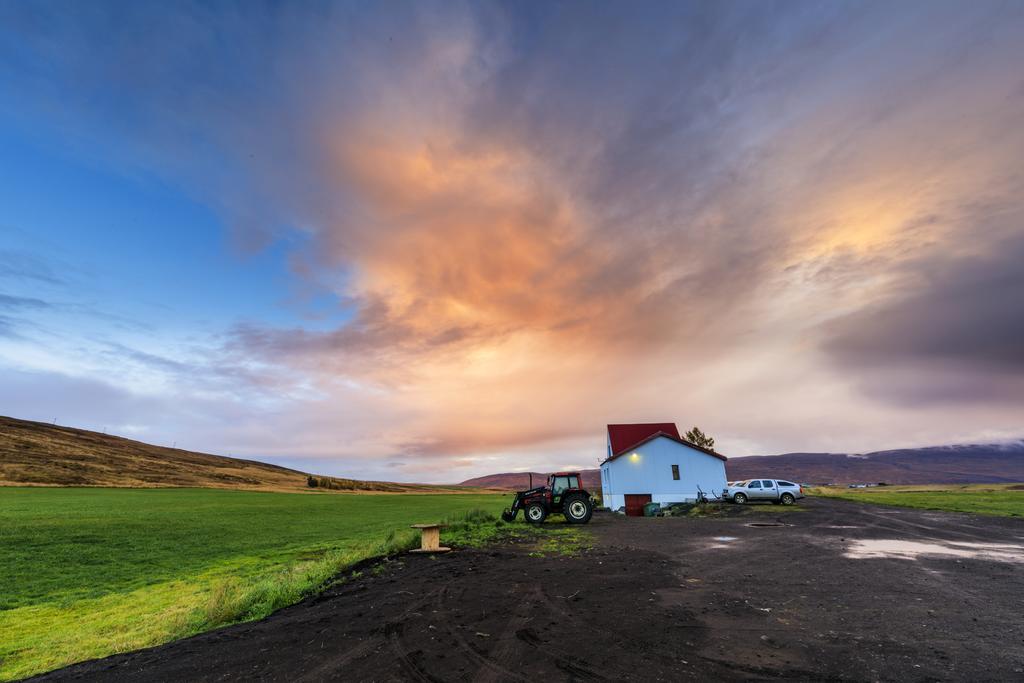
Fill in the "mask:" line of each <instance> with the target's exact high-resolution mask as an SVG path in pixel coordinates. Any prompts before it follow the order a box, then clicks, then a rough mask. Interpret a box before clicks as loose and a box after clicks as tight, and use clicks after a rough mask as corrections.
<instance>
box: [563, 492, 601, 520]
mask: <svg viewBox="0 0 1024 683" xmlns="http://www.w3.org/2000/svg"><path fill="white" fill-rule="evenodd" d="M562 514H564V515H565V521H567V522H569V523H570V524H586V523H587V522H589V521H590V516H591V515H593V514H594V506H593V505H592V504H591V502H590V499H589V498H587V497H586V496H581V495H575V496H569V497H568V498H566V499H565V503H564V504H563V506H562Z"/></svg>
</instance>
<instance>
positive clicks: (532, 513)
mask: <svg viewBox="0 0 1024 683" xmlns="http://www.w3.org/2000/svg"><path fill="white" fill-rule="evenodd" d="M547 516H548V511H547V509H546V508H545V507H544V506H543V505H541V504H540V503H530V504H529V505H527V506H526V509H525V510H523V517H525V518H526V521H527V522H529V523H530V524H540V523H541V522H543V521H544V518H545V517H547Z"/></svg>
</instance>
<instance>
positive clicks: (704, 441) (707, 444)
mask: <svg viewBox="0 0 1024 683" xmlns="http://www.w3.org/2000/svg"><path fill="white" fill-rule="evenodd" d="M685 438H686V440H687V441H689V442H690V443H692V444H693V445H695V446H700V447H701V448H706V449H708V450H709V451H713V450H714V449H715V440H714V439H712V438H711V437H710V436H708V435H707V434H705V433H704V432H702V431H700V427H694V428H693V429H691V430H690V431H688V432H686V437H685Z"/></svg>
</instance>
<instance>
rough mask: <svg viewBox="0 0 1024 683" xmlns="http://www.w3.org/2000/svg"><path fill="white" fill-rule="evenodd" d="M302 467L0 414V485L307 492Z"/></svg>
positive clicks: (333, 482)
mask: <svg viewBox="0 0 1024 683" xmlns="http://www.w3.org/2000/svg"><path fill="white" fill-rule="evenodd" d="M307 476H308V475H307V474H306V473H305V472H299V471H298V470H291V469H288V468H287V467H279V466H277V465H270V464H267V463H262V462H255V461H252V460H242V459H240V458H226V457H223V456H219V455H210V454H208V453H195V452H192V451H185V450H181V449H178V448H166V447H164V446H153V445H151V444H147V443H142V442H141V441H133V440H131V439H124V438H121V437H119V436H111V435H109V434H100V433H98V432H90V431H88V430H85V429H74V428H71V427H58V426H55V425H50V424H46V423H43V422H30V421H28V420H18V419H15V418H11V417H0V486H111V487H127V488H161V487H189V488H220V489H244V490H257V491H259V490H262V491H311V489H310V488H308V486H307V485H306V478H307ZM319 480H320V481H321V482H323V483H324V484H325V485H324V486H322V487H318V489H317V490H324V489H329V490H341V491H378V492H393V493H416V492H421V493H442V492H453V493H455V492H463V491H464V489H459V488H453V487H443V486H430V485H425V484H396V483H391V482H373V481H358V480H354V479H340V478H337V477H320V478H319Z"/></svg>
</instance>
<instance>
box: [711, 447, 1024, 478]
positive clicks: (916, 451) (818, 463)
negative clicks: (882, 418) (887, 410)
mask: <svg viewBox="0 0 1024 683" xmlns="http://www.w3.org/2000/svg"><path fill="white" fill-rule="evenodd" d="M725 469H726V472H727V473H728V476H729V479H750V478H752V477H759V476H760V477H777V478H780V479H782V478H789V479H795V480H798V481H800V482H808V483H815V484H817V483H836V484H850V483H856V482H865V483H867V482H882V481H884V482H886V483H888V484H967V483H979V484H985V483H998V482H1017V481H1024V441H1014V442H1009V443H1005V444H988V445H963V446H933V447H930V448H903V449H899V450H892V451H875V452H873V453H863V454H844V453H786V454H783V455H760V456H749V457H744V458H730V459H729V461H728V462H727V463H726V464H725Z"/></svg>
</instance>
